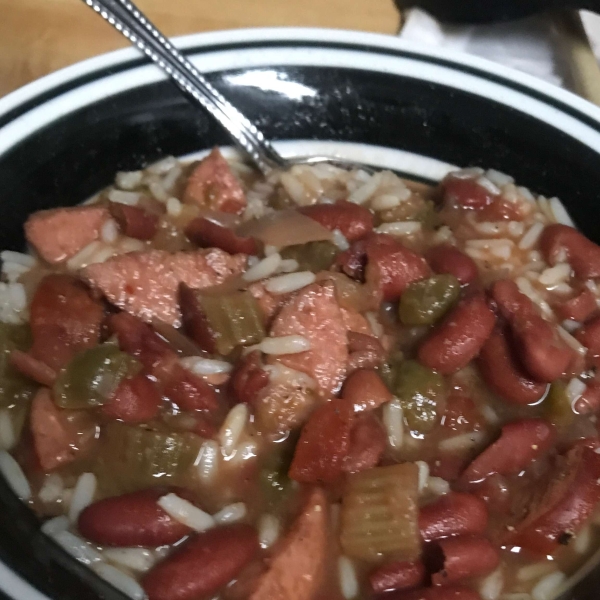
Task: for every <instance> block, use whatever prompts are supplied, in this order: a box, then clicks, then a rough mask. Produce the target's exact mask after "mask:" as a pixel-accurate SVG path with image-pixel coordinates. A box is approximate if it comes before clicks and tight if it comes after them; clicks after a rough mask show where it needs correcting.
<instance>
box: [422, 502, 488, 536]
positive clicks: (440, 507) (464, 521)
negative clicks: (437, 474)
mask: <svg viewBox="0 0 600 600" xmlns="http://www.w3.org/2000/svg"><path fill="white" fill-rule="evenodd" d="M487 524H488V509H487V506H486V504H485V502H484V501H483V500H481V499H480V498H478V497H477V496H474V495H473V494H463V493H460V492H450V493H449V494H446V495H445V496H442V497H441V498H440V499H439V500H436V501H435V502H432V503H431V504H428V505H426V506H424V507H423V508H421V510H420V512H419V530H420V532H421V537H422V538H423V539H424V540H425V541H426V542H430V541H432V540H439V539H442V538H447V537H452V536H457V535H468V534H474V535H475V534H482V533H484V531H485V530H486V527H487Z"/></svg>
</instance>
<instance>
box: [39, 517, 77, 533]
mask: <svg viewBox="0 0 600 600" xmlns="http://www.w3.org/2000/svg"><path fill="white" fill-rule="evenodd" d="M70 525H71V523H70V521H69V519H68V517H66V516H65V515H61V516H60V517H54V518H53V519H49V520H48V521H46V522H45V523H44V524H43V525H42V526H41V528H40V530H41V532H42V533H45V534H46V535H49V536H50V537H52V536H54V535H56V534H57V533H59V532H60V531H65V530H67V529H68V528H69V527H70Z"/></svg>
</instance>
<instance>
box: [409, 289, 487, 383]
mask: <svg viewBox="0 0 600 600" xmlns="http://www.w3.org/2000/svg"><path fill="white" fill-rule="evenodd" d="M495 322H496V316H495V315H494V312H493V311H492V310H491V309H490V307H489V306H488V305H487V302H486V301H485V298H484V296H483V294H480V293H473V294H469V295H467V296H465V297H464V298H463V299H462V300H461V301H460V302H459V303H458V304H457V305H456V307H455V308H453V309H452V311H451V312H450V314H449V315H448V316H447V317H446V318H445V319H444V320H443V321H442V322H441V323H440V324H439V325H437V326H436V327H435V328H434V329H433V331H432V332H431V333H430V334H429V336H428V337H427V338H426V339H425V341H424V342H423V343H422V344H421V346H420V347H419V350H418V357H419V360H420V361H421V362H422V363H423V364H424V365H425V366H427V367H429V368H430V369H434V370H436V371H439V372H440V373H442V374H443V375H451V374H452V373H454V372H456V371H458V370H459V369H462V368H464V367H466V366H467V365H468V364H469V363H470V362H471V360H472V359H474V358H475V357H476V356H477V354H479V351H480V350H481V348H482V347H483V345H484V344H485V342H486V340H487V339H488V337H489V336H490V334H491V333H492V329H493V328H494V323H495Z"/></svg>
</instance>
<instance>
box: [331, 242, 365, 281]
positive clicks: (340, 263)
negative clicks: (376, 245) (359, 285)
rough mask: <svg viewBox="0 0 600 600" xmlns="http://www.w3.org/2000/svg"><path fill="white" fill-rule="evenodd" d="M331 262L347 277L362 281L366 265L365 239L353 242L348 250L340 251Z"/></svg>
mask: <svg viewBox="0 0 600 600" xmlns="http://www.w3.org/2000/svg"><path fill="white" fill-rule="evenodd" d="M333 264H334V266H335V267H337V268H338V269H339V270H340V271H341V272H342V273H345V274H346V275H348V277H351V278H352V279H355V280H356V281H361V282H364V280H365V267H366V266H367V243H366V242H365V240H359V241H358V242H354V243H353V244H352V245H351V246H350V248H348V250H345V251H344V252H340V253H339V254H338V255H337V257H336V259H335V261H334V263H333Z"/></svg>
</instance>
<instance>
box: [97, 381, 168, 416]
mask: <svg viewBox="0 0 600 600" xmlns="http://www.w3.org/2000/svg"><path fill="white" fill-rule="evenodd" d="M161 400H162V398H161V395H160V392H159V391H158V389H157V387H156V384H155V383H153V382H152V381H150V380H149V379H148V378H147V377H146V376H145V375H144V374H142V373H140V374H139V375H136V376H135V377H132V378H130V379H126V380H125V381H123V382H122V383H121V384H120V385H119V387H118V388H117V389H116V390H115V393H114V394H113V396H112V398H111V399H110V401H109V402H108V403H107V404H105V405H104V406H103V407H102V413H103V414H104V415H105V416H106V417H109V418H111V419H120V420H121V421H123V422H124V423H145V422H147V421H150V420H151V419H153V418H154V417H156V415H157V414H158V410H159V407H160V403H161Z"/></svg>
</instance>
